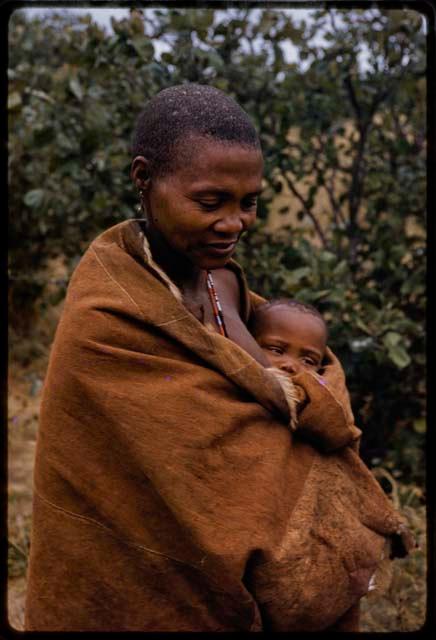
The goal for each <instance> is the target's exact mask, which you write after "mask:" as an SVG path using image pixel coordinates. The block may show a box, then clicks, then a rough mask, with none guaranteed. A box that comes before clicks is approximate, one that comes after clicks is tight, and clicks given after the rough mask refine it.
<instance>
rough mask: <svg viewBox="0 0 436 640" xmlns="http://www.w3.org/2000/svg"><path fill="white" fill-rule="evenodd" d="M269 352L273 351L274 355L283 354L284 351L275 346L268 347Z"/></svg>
mask: <svg viewBox="0 0 436 640" xmlns="http://www.w3.org/2000/svg"><path fill="white" fill-rule="evenodd" d="M266 348H267V349H268V351H272V352H273V353H283V349H282V348H281V347H275V346H273V345H271V346H267V347H266Z"/></svg>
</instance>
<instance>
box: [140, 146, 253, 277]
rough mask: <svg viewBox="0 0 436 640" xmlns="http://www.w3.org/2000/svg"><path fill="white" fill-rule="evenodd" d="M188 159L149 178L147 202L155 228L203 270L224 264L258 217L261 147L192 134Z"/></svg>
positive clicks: (146, 192)
mask: <svg viewBox="0 0 436 640" xmlns="http://www.w3.org/2000/svg"><path fill="white" fill-rule="evenodd" d="M185 144H190V145H194V151H193V152H191V157H190V160H189V161H187V162H186V163H185V164H184V165H183V166H181V167H180V168H177V169H175V170H174V171H173V172H171V173H170V174H168V175H166V176H164V177H162V178H159V177H158V178H151V179H150V180H149V183H148V185H147V187H146V190H145V194H144V201H145V204H146V210H147V217H148V220H149V224H150V226H151V227H152V229H153V232H154V233H155V234H156V232H157V234H158V235H160V236H161V237H162V236H163V238H164V239H165V240H166V242H167V244H168V245H170V247H171V248H172V249H174V250H175V251H176V252H178V253H179V254H182V255H183V256H184V257H185V258H188V260H189V261H190V262H191V263H193V264H194V265H196V266H197V267H199V268H201V269H214V268H219V267H222V266H224V265H225V264H226V263H227V262H228V261H229V260H230V258H231V257H232V255H233V253H234V250H235V247H236V244H237V242H238V240H239V238H240V236H241V234H242V232H243V231H245V230H246V229H247V228H248V227H249V226H250V225H251V224H252V223H253V222H254V220H255V218H256V208H257V197H258V195H259V193H260V191H261V189H262V172H263V158H262V153H261V151H260V150H257V149H255V148H250V147H245V146H241V145H239V144H236V143H227V142H225V143H222V142H220V141H217V140H211V139H208V138H204V137H199V136H197V137H193V138H191V139H190V140H189V143H188V142H187V143H185Z"/></svg>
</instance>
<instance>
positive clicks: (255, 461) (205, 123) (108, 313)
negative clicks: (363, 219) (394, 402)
mask: <svg viewBox="0 0 436 640" xmlns="http://www.w3.org/2000/svg"><path fill="white" fill-rule="evenodd" d="M131 176H132V179H133V182H134V184H135V186H136V188H137V189H138V192H139V194H140V198H141V204H142V207H143V209H144V211H145V221H143V220H141V221H134V220H130V221H127V222H123V223H121V224H119V225H116V226H115V227H113V228H112V229H109V230H108V231H106V232H104V233H103V234H102V235H101V236H99V237H98V238H97V239H96V240H95V241H94V242H93V243H92V244H91V246H90V247H89V249H88V251H87V252H86V254H85V255H84V257H83V258H82V261H81V263H80V264H79V266H78V268H77V269H76V272H75V274H74V275H73V278H72V280H71V283H70V286H69V290H68V294H67V298H66V301H65V307H64V312H63V315H62V318H61V320H60V323H59V326H58V330H57V333H56V337H55V341H54V345H53V348H52V353H51V358H50V364H49V369H48V373H47V377H46V381H45V389H44V395H43V402H42V406H41V419H40V431H39V436H38V446H37V457H36V464H35V478H34V479H35V482H34V486H35V489H34V492H35V493H34V495H35V498H34V516H33V531H32V545H31V557H30V565H29V575H28V595H27V603H26V628H27V629H29V630H40V631H42V630H46V631H51V630H68V631H69V630H71V631H85V630H86V631H98V630H101V631H105V630H110V631H127V630H137V631H238V630H239V631H262V630H263V631H267V630H272V631H281V630H284V631H295V630H323V629H329V628H339V629H345V628H349V629H356V616H355V613H356V611H357V607H356V603H358V601H359V599H360V598H361V597H362V595H364V594H365V593H367V591H368V589H369V586H370V585H369V583H370V579H371V577H372V576H373V574H374V570H375V568H376V566H377V565H378V563H379V561H380V557H381V554H382V552H383V550H384V548H385V543H386V540H388V539H390V538H391V537H392V538H393V539H394V538H395V536H397V538H398V534H399V533H401V528H402V523H401V520H400V518H399V516H398V515H397V514H396V513H395V512H394V511H393V510H392V508H391V506H390V503H389V502H388V500H387V499H386V498H385V496H384V494H383V492H382V491H381V490H380V489H379V487H378V485H377V483H376V482H375V480H373V479H372V476H371V474H370V473H369V472H368V471H367V469H366V467H364V465H363V464H362V463H361V462H360V461H359V459H358V457H357V455H356V454H355V452H354V451H353V450H352V446H345V445H348V444H349V445H353V443H355V440H356V437H357V435H356V428H355V427H354V425H353V418H352V414H351V410H350V408H349V405H347V399H346V390H345V386H344V381H343V374H342V371H341V369H340V366H339V363H338V362H337V360H336V359H335V358H334V356H333V354H331V352H330V360H329V362H328V363H327V366H326V369H325V378H326V379H327V380H328V381H331V382H332V384H334V385H335V388H336V389H337V393H338V397H339V398H340V402H342V404H340V403H339V402H336V401H335V402H336V405H337V406H338V407H340V411H339V413H337V416H338V420H339V421H340V425H339V431H338V429H336V430H335V429H333V432H334V435H333V436H330V435H329V432H328V428H327V430H326V433H325V441H326V447H325V448H326V449H329V450H330V451H333V452H334V453H329V454H326V453H325V452H324V453H323V452H322V451H318V450H317V449H315V448H314V447H313V446H311V445H310V444H309V443H308V442H305V441H304V440H303V439H302V438H298V436H297V435H294V434H293V433H292V430H291V427H292V428H295V424H296V422H297V410H299V415H298V424H299V425H300V424H304V420H305V418H304V416H305V415H306V416H311V415H312V416H313V414H314V412H315V413H316V407H317V406H318V403H319V402H318V401H319V399H321V401H322V399H323V398H325V397H324V396H322V393H325V391H324V390H315V391H314V392H313V394H312V396H311V392H308V393H307V394H306V396H305V399H304V402H303V403H302V404H301V406H298V404H297V399H298V397H300V398H303V396H304V393H303V395H301V394H300V396H299V395H298V394H297V393H294V392H295V391H296V389H295V388H294V389H292V388H291V389H289V388H288V394H287V396H285V394H284V393H283V390H282V387H281V384H280V383H279V381H278V380H277V379H276V378H275V377H274V376H273V375H272V374H271V372H270V371H269V370H268V369H267V362H266V360H265V357H264V355H263V353H262V351H261V349H260V347H258V345H257V343H256V342H255V340H254V339H253V338H252V336H251V335H250V333H249V332H248V330H247V321H248V318H249V315H250V309H251V307H252V305H253V304H256V303H258V302H259V301H260V300H261V299H260V298H258V297H257V296H255V295H254V294H250V292H249V291H248V288H247V285H246V282H245V279H244V275H243V273H242V271H241V269H240V267H239V266H238V265H237V263H235V262H234V261H233V260H232V259H231V258H232V255H233V252H234V249H235V247H236V244H237V242H238V240H239V238H240V236H241V234H242V233H243V232H244V231H245V230H246V229H247V228H248V227H249V225H250V224H251V223H252V222H253V221H254V219H255V216H256V198H257V196H258V194H259V192H260V191H261V182H262V154H261V150H260V144H259V140H258V137H257V135H256V132H255V130H254V128H253V126H252V124H251V122H250V121H249V119H248V117H247V115H246V114H245V112H244V111H242V109H241V108H240V107H239V106H238V105H237V104H236V103H235V102H234V101H233V100H231V99H230V98H229V97H227V96H226V95H225V94H223V93H222V92H220V91H218V90H217V89H213V88H212V87H207V86H199V85H195V84H193V85H183V86H176V87H172V88H170V89H166V90H165V91H162V92H161V93H159V94H158V95H157V96H155V97H154V98H153V99H152V100H150V102H149V103H148V105H147V107H146V109H145V111H144V112H143V114H142V115H141V116H140V117H139V119H138V122H137V127H136V132H135V137H134V143H133V161H132V169H131ZM302 389H303V390H304V381H303V383H302V386H301V388H300V391H301V390H302ZM306 391H307V389H306ZM309 391H310V390H309ZM319 393H321V396H317V394H319ZM321 404H322V402H321ZM336 405H335V406H336ZM339 414H340V415H339ZM335 415H336V414H335ZM335 419H336V418H335ZM309 422H310V418H309ZM357 431H358V430H357ZM339 432H340V433H339ZM338 434H339V435H338ZM397 538H395V539H397ZM398 539H399V538H398Z"/></svg>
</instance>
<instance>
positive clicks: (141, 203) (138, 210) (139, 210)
mask: <svg viewBox="0 0 436 640" xmlns="http://www.w3.org/2000/svg"><path fill="white" fill-rule="evenodd" d="M143 198H144V190H143V189H139V204H138V205H137V206H136V210H137V212H138V213H141V211H143Z"/></svg>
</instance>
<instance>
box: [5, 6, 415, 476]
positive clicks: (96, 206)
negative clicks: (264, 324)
mask: <svg viewBox="0 0 436 640" xmlns="http://www.w3.org/2000/svg"><path fill="white" fill-rule="evenodd" d="M249 14H250V15H249ZM248 18H249V19H248ZM113 28H114V34H113V35H108V34H106V33H105V32H104V31H103V30H102V29H101V28H100V27H98V26H97V25H95V24H93V23H92V20H91V18H90V17H89V16H87V17H72V18H71V17H68V15H63V14H59V15H56V14H54V16H52V17H51V18H44V19H33V20H28V19H27V18H26V17H25V15H24V14H23V13H22V12H20V11H17V12H15V13H14V14H13V15H12V18H11V22H10V31H9V48H10V51H9V68H8V78H9V101H8V110H9V139H8V150H9V246H10V257H9V274H10V299H9V300H10V314H11V322H12V323H14V324H15V323H16V318H18V317H24V318H26V317H27V318H31V312H32V309H34V306H35V303H36V301H37V299H38V298H39V297H40V296H41V295H42V294H43V292H44V277H45V276H44V269H45V267H46V265H47V264H48V261H49V260H50V259H52V258H54V257H59V256H62V257H63V258H64V259H65V261H66V262H67V265H68V268H69V270H70V271H71V270H72V269H73V268H74V266H75V264H76V263H77V260H78V259H79V257H80V255H81V254H82V252H83V250H84V248H85V247H86V245H87V243H88V242H89V241H90V240H91V239H92V238H93V237H94V236H95V235H96V234H97V233H99V232H100V231H101V230H103V229H104V228H106V227H108V226H110V225H112V224H114V223H116V222H119V221H120V220H122V219H126V218H129V217H134V216H136V215H137V211H136V204H137V198H136V195H135V193H134V190H133V188H132V185H131V183H130V179H129V168H130V155H129V140H130V135H131V130H132V126H133V121H134V118H135V117H136V115H137V113H138V112H139V111H140V110H141V108H142V106H143V104H144V101H145V100H146V99H147V98H148V97H149V96H151V95H153V94H155V93H156V92H157V91H159V90H160V89H163V88H165V87H166V86H170V85H173V84H176V83H181V82H186V81H189V82H200V83H208V84H212V85H214V86H216V87H218V88H221V89H223V90H225V91H226V92H228V93H229V94H230V95H232V96H234V97H235V98H236V100H237V101H238V102H239V103H240V104H241V105H242V106H243V107H244V108H245V109H246V110H247V112H248V113H249V114H250V116H251V117H252V118H253V120H254V122H255V123H256V125H257V127H258V129H259V132H260V136H261V141H262V146H263V150H264V156H265V190H264V193H263V195H262V197H261V199H260V204H259V219H260V223H259V224H258V226H257V227H256V228H255V229H254V230H253V231H252V232H251V233H250V234H249V235H248V236H247V237H246V239H245V241H244V242H243V243H242V245H241V248H240V252H239V258H240V260H241V263H242V264H243V266H244V267H245V269H246V271H247V275H248V278H249V281H250V284H251V286H252V288H253V289H255V290H256V291H258V292H259V293H261V294H263V295H264V296H267V297H269V296H276V295H288V296H296V297H298V298H300V299H302V300H306V301H309V302H312V303H314V304H315V305H316V306H318V307H319V308H320V310H321V311H322V312H323V313H325V315H326V319H327V320H328V323H329V325H330V332H331V346H332V347H333V349H334V350H335V351H336V352H337V354H338V356H339V357H340V359H341V360H342V362H343V364H344V367H345V370H346V374H347V379H348V383H349V387H350V391H351V394H352V400H353V407H354V410H355V415H356V421H357V423H358V425H359V426H360V427H362V428H363V430H364V439H363V453H364V456H365V458H366V460H367V462H368V463H371V460H372V459H373V458H374V457H375V458H377V457H385V456H386V455H387V451H388V450H389V455H390V456H391V463H392V464H393V466H394V467H395V468H396V467H398V470H399V471H400V472H402V473H404V475H405V477H407V478H409V479H411V480H414V481H417V482H422V481H423V464H422V460H421V457H420V455H418V456H417V458H416V459H414V458H411V457H410V456H409V455H408V454H407V453H406V452H407V450H408V448H409V449H410V448H412V449H413V451H419V450H420V447H421V446H422V440H423V437H424V432H425V388H424V383H423V381H424V379H425V334H424V319H425V287H424V281H425V226H424V208H423V203H424V201H425V159H426V140H425V132H426V123H425V104H426V96H425V93H426V84H425V34H424V31H423V26H422V16H421V15H420V14H419V13H417V12H416V11H411V10H397V9H395V10H385V9H378V8H370V9H365V10H363V9H362V10H361V9H356V10H346V11H341V10H339V9H331V10H325V9H322V10H319V11H314V12H313V13H312V20H311V21H310V22H308V23H307V24H304V23H302V24H300V25H297V24H295V22H294V21H293V19H292V18H291V17H290V15H289V13H288V12H287V11H286V10H282V9H279V10H273V9H271V10H262V11H258V12H254V11H253V12H249V10H248V9H235V10H232V11H230V10H228V11H226V12H225V14H224V15H222V14H221V15H218V14H217V13H216V12H215V10H214V9H180V8H178V9H163V10H157V9H154V10H147V20H144V15H143V12H141V11H139V10H137V9H135V10H132V11H131V12H130V16H129V18H127V19H124V20H120V21H115V20H114V21H113ZM320 34H322V36H323V39H324V44H323V46H319V40H318V39H317V36H319V35H320ZM158 38H160V39H161V40H164V41H165V42H166V44H167V45H168V51H167V52H165V53H163V54H162V56H161V57H158V56H157V55H156V52H155V42H156V40H157V39H158ZM289 40H290V41H291V42H292V43H293V44H294V45H295V46H296V47H297V50H298V57H299V62H300V64H296V63H289V62H287V61H286V59H285V56H284V53H283V44H284V43H285V42H286V41H289ZM363 59H365V64H364V65H362V60H363ZM295 130H297V135H294V136H292V137H291V136H290V131H294V133H295ZM285 190H287V193H288V194H289V197H288V198H287V200H286V206H285V207H284V209H286V210H287V212H288V213H289V212H290V213H291V214H292V216H293V220H294V222H293V223H292V226H291V227H288V228H286V227H284V228H283V229H282V231H281V233H280V234H277V233H276V234H274V235H271V233H268V232H267V225H265V223H266V222H267V221H268V219H269V218H270V216H271V214H272V212H273V211H274V207H275V204H274V202H275V199H276V197H277V195H278V194H280V193H281V194H283V193H284V192H285ZM320 203H321V204H320ZM30 283H32V286H30ZM24 328H25V327H23V329H24ZM394 443H395V444H394ZM421 450H422V449H421Z"/></svg>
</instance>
